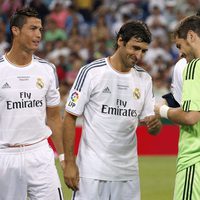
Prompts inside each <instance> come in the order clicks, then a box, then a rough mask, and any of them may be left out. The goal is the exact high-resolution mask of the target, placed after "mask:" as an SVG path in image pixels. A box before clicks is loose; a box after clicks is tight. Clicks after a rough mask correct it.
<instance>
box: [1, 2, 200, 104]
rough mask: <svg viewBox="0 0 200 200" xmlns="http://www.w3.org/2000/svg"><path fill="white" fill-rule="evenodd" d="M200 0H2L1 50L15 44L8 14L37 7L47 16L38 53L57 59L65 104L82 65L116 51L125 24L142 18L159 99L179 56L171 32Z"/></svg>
mask: <svg viewBox="0 0 200 200" xmlns="http://www.w3.org/2000/svg"><path fill="white" fill-rule="evenodd" d="M199 1H200V0H177V1H176V0H115V1H113V0H17V1H16V0H0V55H2V54H4V53H5V51H7V50H8V49H9V47H10V42H11V39H10V31H9V23H8V22H9V17H10V15H11V14H12V13H13V12H14V11H15V10H16V9H18V8H21V7H23V6H31V7H34V8H35V9H36V10H37V11H38V12H39V13H40V15H41V18H42V19H43V21H44V24H43V26H44V33H43V40H42V42H41V45H40V48H39V50H38V51H37V53H36V54H37V55H38V56H39V57H41V58H44V59H46V60H48V61H49V62H52V63H54V64H55V66H56V68H57V73H58V78H59V82H60V93H61V98H62V105H61V106H64V103H65V101H66V97H67V94H68V91H69V89H70V87H71V86H72V84H73V82H74V79H75V77H76V75H77V72H78V70H79V69H80V67H81V66H83V65H85V64H87V63H89V62H91V61H93V60H94V59H98V58H101V57H106V56H109V55H111V54H112V52H113V49H114V42H115V41H114V39H115V35H116V33H117V31H118V30H119V28H120V27H121V25H122V24H123V23H124V22H126V21H128V20H130V19H138V20H143V21H145V22H146V23H147V25H148V26H149V28H150V30H151V32H152V36H153V37H152V39H153V40H152V43H151V44H150V47H149V50H148V52H147V53H146V55H145V57H144V59H143V61H142V63H140V66H142V67H143V68H144V69H145V70H146V71H148V72H149V73H150V74H151V76H152V78H153V85H154V93H155V96H156V98H157V100H158V101H159V99H160V98H161V96H162V95H163V94H165V93H167V92H168V91H169V89H170V83H171V77H172V73H173V67H174V64H175V63H176V62H177V60H178V59H179V55H178V49H177V48H176V46H175V44H174V42H173V39H172V37H171V36H172V32H173V30H174V28H175V26H176V24H177V22H178V21H179V20H181V19H182V18H184V17H186V16H189V15H192V14H195V13H196V12H197V10H198V9H199V7H198V5H200V2H199Z"/></svg>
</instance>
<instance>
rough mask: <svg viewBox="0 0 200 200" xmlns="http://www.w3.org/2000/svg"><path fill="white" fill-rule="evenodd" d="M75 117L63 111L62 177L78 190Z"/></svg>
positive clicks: (72, 187)
mask: <svg viewBox="0 0 200 200" xmlns="http://www.w3.org/2000/svg"><path fill="white" fill-rule="evenodd" d="M76 118H77V117H76V116H74V115H72V114H70V113H68V112H65V117H64V125H63V131H64V133H63V135H64V151H65V170H64V179H65V183H66V185H67V186H68V187H69V188H71V189H72V190H78V182H79V171H78V167H77V165H76V158H75V155H74V144H75V132H76Z"/></svg>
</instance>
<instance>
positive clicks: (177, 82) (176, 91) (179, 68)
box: [171, 58, 187, 105]
mask: <svg viewBox="0 0 200 200" xmlns="http://www.w3.org/2000/svg"><path fill="white" fill-rule="evenodd" d="M186 65H187V61H186V59H185V58H181V59H180V60H179V61H178V62H177V63H176V65H175V66H174V72H173V77H172V84H171V92H172V94H173V96H174V98H175V100H176V101H177V102H178V103H179V104H180V105H181V99H182V85H183V70H184V68H185V67H186Z"/></svg>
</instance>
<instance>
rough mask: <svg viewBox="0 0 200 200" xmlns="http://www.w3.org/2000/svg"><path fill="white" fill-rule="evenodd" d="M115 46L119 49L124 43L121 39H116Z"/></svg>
mask: <svg viewBox="0 0 200 200" xmlns="http://www.w3.org/2000/svg"><path fill="white" fill-rule="evenodd" d="M117 44H118V46H119V47H121V46H122V45H124V41H123V39H122V37H119V38H118V40H117Z"/></svg>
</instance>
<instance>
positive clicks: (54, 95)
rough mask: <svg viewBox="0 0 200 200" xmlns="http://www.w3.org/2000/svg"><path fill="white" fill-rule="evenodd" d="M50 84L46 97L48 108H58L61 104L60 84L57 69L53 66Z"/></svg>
mask: <svg viewBox="0 0 200 200" xmlns="http://www.w3.org/2000/svg"><path fill="white" fill-rule="evenodd" d="M50 69H51V70H50V73H49V76H50V81H49V82H50V83H49V88H48V91H47V95H46V101H47V106H48V107H52V106H57V105H59V103H60V93H59V84H58V77H57V73H56V67H55V66H54V65H53V64H51V68H50Z"/></svg>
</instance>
